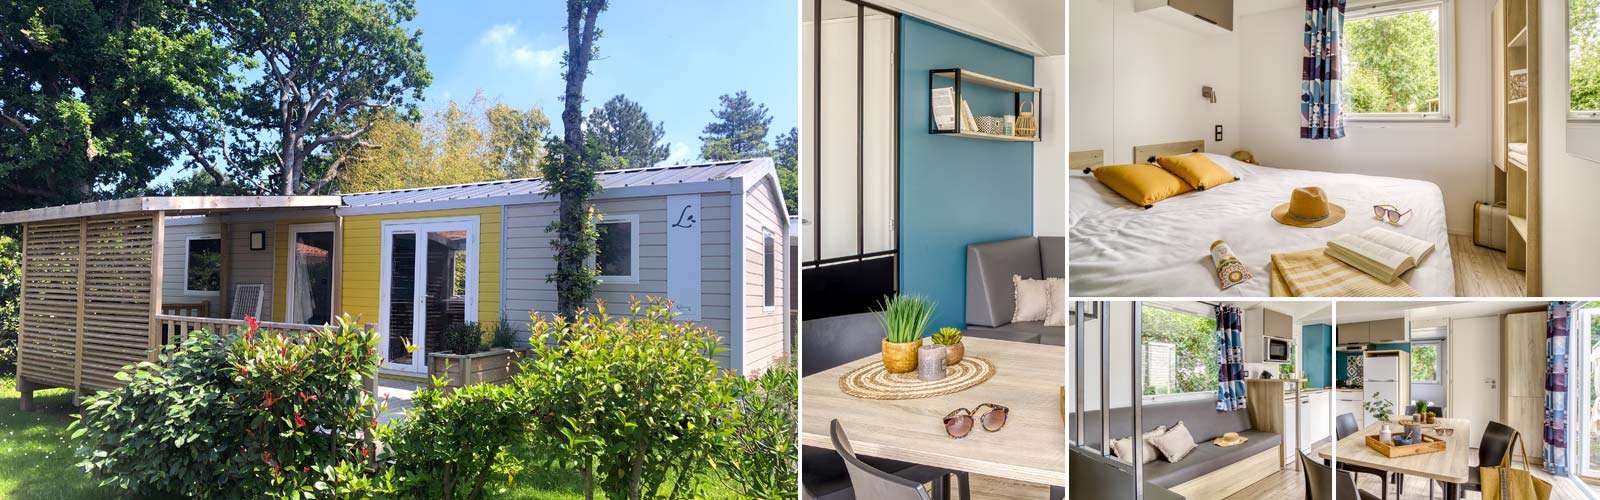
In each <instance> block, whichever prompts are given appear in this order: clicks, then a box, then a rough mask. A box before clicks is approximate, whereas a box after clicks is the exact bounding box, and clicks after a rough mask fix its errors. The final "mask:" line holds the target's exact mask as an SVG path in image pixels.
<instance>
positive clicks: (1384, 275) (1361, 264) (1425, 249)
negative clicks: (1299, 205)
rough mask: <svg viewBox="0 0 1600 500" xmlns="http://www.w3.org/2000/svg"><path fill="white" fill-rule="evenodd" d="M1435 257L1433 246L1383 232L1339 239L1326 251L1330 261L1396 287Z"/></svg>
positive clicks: (1334, 240) (1335, 239)
mask: <svg viewBox="0 0 1600 500" xmlns="http://www.w3.org/2000/svg"><path fill="white" fill-rule="evenodd" d="M1432 253H1433V244H1432V243H1429V242H1426V241H1423V240H1419V239H1416V238H1412V237H1410V236H1406V235H1403V234H1400V233H1396V232H1394V231H1390V230H1387V229H1380V228H1371V229H1367V230H1366V231H1362V232H1361V233H1360V234H1345V235H1342V236H1339V237H1337V238H1334V239H1333V241H1329V242H1328V249H1327V254H1328V256H1329V257H1333V258H1335V259H1339V261H1340V262H1344V263H1346V264H1349V265H1350V266H1351V267H1354V268H1356V269H1360V270H1361V271H1362V272H1364V273H1367V274H1370V275H1372V277H1374V278H1377V279H1378V281H1382V282H1384V283H1393V282H1394V280H1396V279H1399V278H1400V275H1401V274H1404V273H1405V272H1406V271H1409V270H1411V268H1413V267H1416V266H1417V265H1418V264H1421V263H1422V260H1423V259H1426V258H1428V255H1430V254H1432Z"/></svg>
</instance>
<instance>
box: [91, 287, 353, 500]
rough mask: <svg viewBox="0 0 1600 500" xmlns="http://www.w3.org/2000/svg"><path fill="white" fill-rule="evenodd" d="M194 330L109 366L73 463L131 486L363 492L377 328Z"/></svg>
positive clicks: (209, 491) (218, 493) (159, 491)
mask: <svg viewBox="0 0 1600 500" xmlns="http://www.w3.org/2000/svg"><path fill="white" fill-rule="evenodd" d="M349 321H350V320H349V318H348V317H344V318H340V319H339V321H338V325H337V326H332V327H328V328H325V329H322V330H319V331H315V332H311V333H294V334H286V333H282V332H274V331H266V330H257V329H256V328H255V326H254V325H255V320H254V319H250V323H251V325H252V326H250V327H247V328H241V329H239V331H238V332H234V333H223V334H213V333H209V332H203V331H202V332H196V333H194V334H192V335H190V336H189V337H188V338H187V339H185V340H184V342H183V344H182V346H180V347H178V348H168V350H167V351H166V352H165V353H163V354H162V356H161V359H160V361H161V362H160V363H148V362H147V363H140V364H139V365H138V366H136V367H131V368H129V369H127V370H126V371H124V372H122V373H119V374H118V375H117V377H118V379H120V380H123V381H124V382H126V383H127V385H126V386H124V387H123V388H121V389H117V390H113V391H102V392H101V393H99V394H97V395H95V396H92V397H90V398H88V399H87V400H86V401H85V403H84V412H83V415H82V416H81V418H80V419H79V421H77V422H74V423H73V426H74V427H76V428H77V431H76V432H75V433H74V434H73V436H74V438H75V439H78V440H79V442H80V444H81V446H80V448H79V453H80V455H81V456H82V458H83V461H82V462H81V464H80V465H81V466H82V467H83V468H84V469H85V470H86V471H87V472H89V473H90V474H93V475H96V476H99V477H102V478H103V483H105V484H107V485H113V486H117V487H119V488H122V489H124V490H128V491H129V492H131V493H133V494H135V495H146V496H158V497H167V496H188V497H200V498H211V497H229V498H233V497H245V498H259V497H308V496H313V495H314V496H315V497H316V498H363V497H366V496H369V495H370V493H371V491H370V490H371V489H372V488H373V486H374V485H373V482H372V481H371V471H372V470H373V465H374V464H375V463H376V462H375V457H373V456H372V454H373V453H372V451H373V445H372V442H371V438H372V436H373V432H374V431H375V430H376V428H377V421H376V419H375V418H374V417H375V415H376V414H377V412H378V411H379V410H380V408H379V406H378V404H377V403H376V402H375V401H374V400H373V398H372V397H371V395H369V394H367V393H366V390H365V388H364V383H363V379H364V378H366V377H372V376H375V375H376V368H377V365H378V354H377V349H376V346H377V339H378V337H377V335H376V334H375V333H374V332H372V331H370V330H366V329H364V328H356V327H352V326H351V325H350V323H349Z"/></svg>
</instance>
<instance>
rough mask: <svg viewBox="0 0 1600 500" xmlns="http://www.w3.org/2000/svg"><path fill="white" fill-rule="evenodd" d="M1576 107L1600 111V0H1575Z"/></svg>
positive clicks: (1572, 10) (1570, 12)
mask: <svg viewBox="0 0 1600 500" xmlns="http://www.w3.org/2000/svg"><path fill="white" fill-rule="evenodd" d="M1567 13H1568V15H1569V16H1571V19H1570V20H1569V24H1571V31H1570V33H1571V36H1572V40H1571V41H1570V43H1571V47H1570V49H1569V52H1568V56H1569V57H1570V58H1571V62H1572V82H1571V83H1572V87H1571V92H1572V109H1573V110H1576V111H1600V0H1572V5H1571V6H1570V7H1569V8H1568V11H1567Z"/></svg>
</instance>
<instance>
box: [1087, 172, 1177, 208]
mask: <svg viewBox="0 0 1600 500" xmlns="http://www.w3.org/2000/svg"><path fill="white" fill-rule="evenodd" d="M1094 178H1095V179H1099V180H1100V182H1101V183H1102V184H1105V185H1106V187H1109V188H1111V190H1113V191H1116V192H1117V194H1120V195H1122V197H1123V198H1127V199H1128V201H1131V202H1133V203H1134V204H1136V205H1139V206H1141V207H1145V208H1150V206H1151V205H1154V204H1155V203H1156V202H1158V201H1161V200H1165V199H1167V198H1171V197H1173V196H1177V195H1180V194H1183V193H1187V192H1190V191H1194V188H1193V187H1190V186H1189V185H1188V184H1185V183H1184V182H1183V179H1179V178H1178V176H1176V175H1172V173H1171V172H1168V171H1166V170H1162V169H1161V167H1157V166H1155V165H1149V164H1136V165H1108V166H1104V167H1100V168H1096V169H1094Z"/></svg>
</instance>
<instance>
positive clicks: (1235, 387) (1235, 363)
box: [1213, 306, 1245, 411]
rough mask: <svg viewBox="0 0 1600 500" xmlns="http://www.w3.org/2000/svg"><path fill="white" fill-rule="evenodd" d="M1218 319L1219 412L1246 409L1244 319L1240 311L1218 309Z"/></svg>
mask: <svg viewBox="0 0 1600 500" xmlns="http://www.w3.org/2000/svg"><path fill="white" fill-rule="evenodd" d="M1213 311H1214V312H1215V313H1216V316H1217V411H1234V410H1243V409H1244V407H1245V397H1244V394H1245V390H1244V343H1243V342H1241V341H1240V340H1239V338H1240V335H1239V329H1240V327H1241V326H1243V325H1244V317H1243V316H1241V315H1240V314H1239V308H1237V307H1228V306H1215V308H1214V309H1213Z"/></svg>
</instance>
